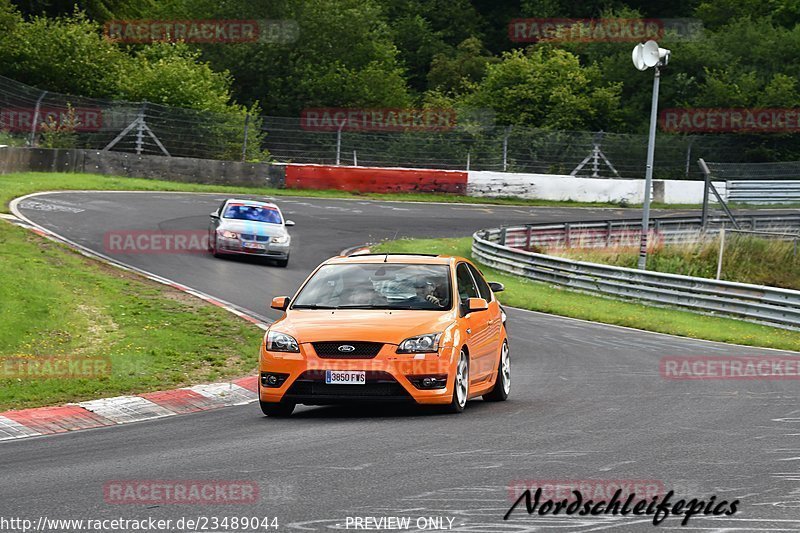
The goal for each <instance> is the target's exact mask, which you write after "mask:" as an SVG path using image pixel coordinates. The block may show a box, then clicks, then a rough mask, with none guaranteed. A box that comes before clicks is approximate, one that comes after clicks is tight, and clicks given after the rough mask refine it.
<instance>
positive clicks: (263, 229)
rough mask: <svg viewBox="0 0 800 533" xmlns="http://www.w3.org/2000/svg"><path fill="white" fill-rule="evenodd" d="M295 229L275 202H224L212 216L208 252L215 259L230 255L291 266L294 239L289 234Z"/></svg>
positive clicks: (237, 200) (236, 200) (231, 200)
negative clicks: (264, 259) (289, 229)
mask: <svg viewBox="0 0 800 533" xmlns="http://www.w3.org/2000/svg"><path fill="white" fill-rule="evenodd" d="M288 226H294V222H292V221H291V220H285V219H284V218H283V213H281V210H280V209H279V208H278V206H277V205H275V204H273V203H272V202H261V201H258V200H239V199H230V200H225V201H224V202H222V204H221V205H220V206H219V208H217V210H216V211H214V212H213V213H211V224H210V226H209V229H208V248H209V251H210V252H211V253H212V254H214V256H215V257H220V256H222V255H227V254H243V255H256V256H261V257H264V258H266V259H272V260H275V262H276V263H277V264H278V266H281V267H285V266H286V265H288V264H289V247H290V246H291V242H292V239H291V237H290V236H289V232H288V231H287V230H286V228H287V227H288Z"/></svg>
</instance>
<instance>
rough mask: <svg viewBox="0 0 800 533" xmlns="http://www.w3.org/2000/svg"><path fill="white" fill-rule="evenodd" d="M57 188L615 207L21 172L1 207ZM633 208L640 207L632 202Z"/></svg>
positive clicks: (2, 195)
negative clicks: (15, 200) (33, 194)
mask: <svg viewBox="0 0 800 533" xmlns="http://www.w3.org/2000/svg"><path fill="white" fill-rule="evenodd" d="M57 190H104V191H180V192H215V193H227V194H236V193H238V194H257V195H264V196H304V197H316V198H369V199H375V200H385V201H406V202H408V201H413V202H446V203H460V204H463V203H480V204H489V205H519V206H554V207H614V208H618V209H621V208H622V206H620V205H619V204H614V203H608V202H605V203H604V202H572V201H564V202H556V201H552V200H524V199H519V198H473V197H470V196H460V195H457V194H446V193H392V194H378V193H357V192H350V191H339V190H324V191H315V190H306V189H302V190H301V189H276V188H272V187H231V186H225V185H201V184H196V183H181V182H176V181H162V180H150V179H142V178H127V177H117V176H101V175H97V174H70V173H44V172H20V173H13V174H5V175H0V209H2V211H3V212H5V213H7V212H8V202H9V201H11V200H12V199H13V198H16V197H18V196H23V195H25V194H31V193H34V192H39V191H57ZM629 207H636V206H634V205H631V206H629ZM653 207H654V208H674V209H686V208H699V207H700V206H698V205H665V204H653Z"/></svg>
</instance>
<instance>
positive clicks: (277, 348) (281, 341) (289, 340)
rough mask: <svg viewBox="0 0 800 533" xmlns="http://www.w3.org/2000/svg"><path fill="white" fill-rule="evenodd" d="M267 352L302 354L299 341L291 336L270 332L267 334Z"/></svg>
mask: <svg viewBox="0 0 800 533" xmlns="http://www.w3.org/2000/svg"><path fill="white" fill-rule="evenodd" d="M267 350H269V351H271V352H295V353H298V352H300V347H299V346H298V345H297V341H296V340H295V339H294V337H292V336H291V335H287V334H286V333H280V332H278V331H270V332H269V333H267Z"/></svg>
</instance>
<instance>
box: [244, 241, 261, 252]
mask: <svg viewBox="0 0 800 533" xmlns="http://www.w3.org/2000/svg"><path fill="white" fill-rule="evenodd" d="M242 246H243V247H245V248H247V249H248V250H266V249H267V245H266V244H259V243H257V242H243V243H242Z"/></svg>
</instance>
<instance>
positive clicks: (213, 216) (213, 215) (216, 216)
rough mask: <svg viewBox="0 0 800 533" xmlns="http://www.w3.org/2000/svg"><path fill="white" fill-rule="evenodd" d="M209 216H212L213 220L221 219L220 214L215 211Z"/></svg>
mask: <svg viewBox="0 0 800 533" xmlns="http://www.w3.org/2000/svg"><path fill="white" fill-rule="evenodd" d="M208 216H210V217H211V218H219V213H217V212H216V211H214V212H213V213H211V214H210V215H208Z"/></svg>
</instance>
